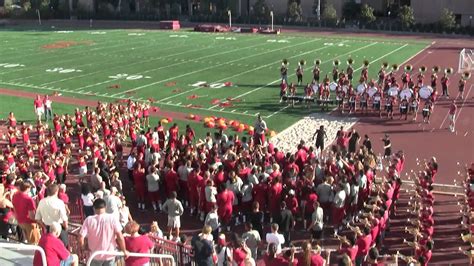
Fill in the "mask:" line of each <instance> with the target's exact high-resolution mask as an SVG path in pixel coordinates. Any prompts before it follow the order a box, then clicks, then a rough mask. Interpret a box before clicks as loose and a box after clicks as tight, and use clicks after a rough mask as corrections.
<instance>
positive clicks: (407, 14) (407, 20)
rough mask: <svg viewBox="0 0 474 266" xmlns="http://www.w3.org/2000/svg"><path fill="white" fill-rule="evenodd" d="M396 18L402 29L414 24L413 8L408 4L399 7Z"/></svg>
mask: <svg viewBox="0 0 474 266" xmlns="http://www.w3.org/2000/svg"><path fill="white" fill-rule="evenodd" d="M398 18H399V19H400V22H401V23H402V27H403V28H404V29H407V28H410V27H411V26H412V25H413V24H415V14H414V13H413V8H411V7H409V6H402V7H400V10H399V12H398Z"/></svg>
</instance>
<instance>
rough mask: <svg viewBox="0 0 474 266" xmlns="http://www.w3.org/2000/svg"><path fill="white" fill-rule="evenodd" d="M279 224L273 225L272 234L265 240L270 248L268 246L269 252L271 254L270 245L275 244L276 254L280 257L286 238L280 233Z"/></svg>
mask: <svg viewBox="0 0 474 266" xmlns="http://www.w3.org/2000/svg"><path fill="white" fill-rule="evenodd" d="M278 227H279V226H278V224H276V223H274V224H272V228H271V230H272V231H271V232H270V233H267V235H266V237H265V239H266V241H267V243H268V246H267V252H271V251H270V244H274V245H275V247H276V251H275V253H276V254H277V255H278V254H280V253H281V245H282V244H284V243H285V237H284V236H283V235H282V234H280V233H278Z"/></svg>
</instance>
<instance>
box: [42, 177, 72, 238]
mask: <svg viewBox="0 0 474 266" xmlns="http://www.w3.org/2000/svg"><path fill="white" fill-rule="evenodd" d="M58 191H59V186H58V185H57V184H51V185H49V186H48V187H47V188H46V192H47V197H46V198H44V199H42V200H40V202H39V203H38V208H36V214H35V220H36V221H37V223H38V224H39V225H41V226H42V227H43V228H44V229H46V230H47V229H48V228H49V227H50V226H51V225H52V224H53V222H57V223H59V224H61V226H62V229H63V230H62V232H61V235H60V239H61V241H62V242H63V243H64V245H65V246H67V245H68V236H67V227H68V217H67V212H66V205H65V204H64V201H62V200H60V199H59V198H58ZM47 231H48V230H47Z"/></svg>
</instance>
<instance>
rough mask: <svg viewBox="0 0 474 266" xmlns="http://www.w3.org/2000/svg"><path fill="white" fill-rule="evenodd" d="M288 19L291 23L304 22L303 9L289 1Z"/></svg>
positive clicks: (296, 3)
mask: <svg viewBox="0 0 474 266" xmlns="http://www.w3.org/2000/svg"><path fill="white" fill-rule="evenodd" d="M288 18H289V20H290V21H291V22H301V21H302V20H303V9H301V5H300V4H298V2H296V1H291V0H290V1H288Z"/></svg>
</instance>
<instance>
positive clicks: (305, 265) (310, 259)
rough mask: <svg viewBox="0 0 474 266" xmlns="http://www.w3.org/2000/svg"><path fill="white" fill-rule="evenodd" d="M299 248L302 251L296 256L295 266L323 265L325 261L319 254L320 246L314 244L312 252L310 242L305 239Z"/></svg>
mask: <svg viewBox="0 0 474 266" xmlns="http://www.w3.org/2000/svg"><path fill="white" fill-rule="evenodd" d="M301 249H302V250H303V253H302V254H300V256H297V258H298V262H297V264H293V265H297V266H323V265H325V263H326V261H325V260H324V259H323V257H322V256H321V247H320V246H319V245H316V247H315V248H314V251H315V252H313V247H312V246H311V242H309V241H305V242H303V244H302V245H301Z"/></svg>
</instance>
